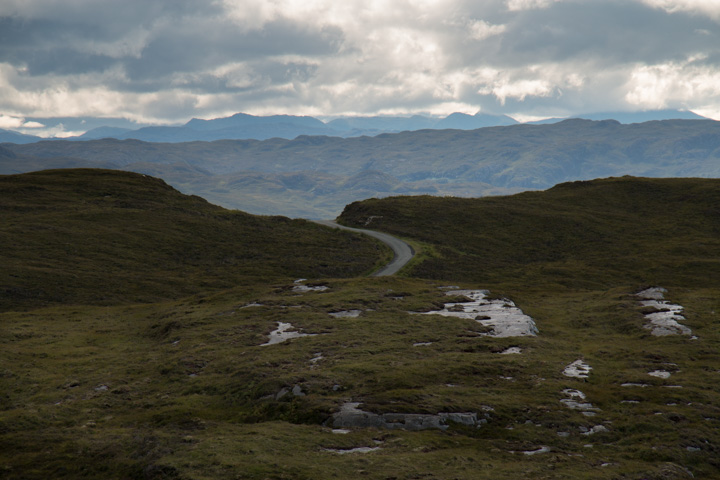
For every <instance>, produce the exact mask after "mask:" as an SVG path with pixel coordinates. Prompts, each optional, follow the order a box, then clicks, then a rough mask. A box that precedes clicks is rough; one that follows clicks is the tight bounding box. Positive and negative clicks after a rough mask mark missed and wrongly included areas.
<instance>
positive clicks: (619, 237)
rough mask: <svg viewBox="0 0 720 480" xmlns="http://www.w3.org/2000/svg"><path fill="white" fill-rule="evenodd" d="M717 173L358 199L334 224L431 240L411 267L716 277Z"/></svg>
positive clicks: (417, 271)
mask: <svg viewBox="0 0 720 480" xmlns="http://www.w3.org/2000/svg"><path fill="white" fill-rule="evenodd" d="M718 205H720V180H716V179H690V178H688V179H648V178H634V177H623V178H610V179H603V180H594V181H589V182H573V183H566V184H562V185H558V186H557V187H554V188H552V189H550V190H547V191H544V192H525V193H521V194H518V195H514V196H509V197H487V198H481V199H461V198H436V197H427V196H422V197H394V198H386V199H371V200H366V201H362V202H356V203H353V204H351V205H348V207H347V208H346V209H345V211H344V212H343V214H342V215H341V216H340V218H339V221H341V222H343V223H344V224H346V225H354V226H362V225H364V224H365V223H366V222H367V219H368V218H371V217H372V218H373V228H376V229H377V230H381V231H384V232H387V233H390V234H393V235H398V236H401V237H404V238H411V239H416V240H419V241H421V242H425V243H427V244H429V245H430V246H431V248H430V249H429V250H430V251H431V252H432V253H431V254H430V255H429V256H427V257H426V258H425V259H424V260H423V261H422V262H421V263H419V264H417V265H416V266H415V267H414V268H413V269H412V270H411V271H410V274H412V275H414V276H419V277H422V278H438V279H448V280H450V279H452V280H457V281H459V280H464V281H473V282H495V281H507V279H508V278H512V279H513V281H515V282H521V283H523V284H525V285H527V286H528V288H535V287H534V285H537V284H538V283H539V282H542V283H544V284H548V282H552V283H554V284H556V285H558V286H567V287H580V288H596V287H602V288H605V287H608V286H613V285H617V284H619V283H638V284H644V283H650V284H657V285H664V286H672V285H685V286H690V285H693V286H711V285H718V284H719V282H720V240H719V238H720V210H718Z"/></svg>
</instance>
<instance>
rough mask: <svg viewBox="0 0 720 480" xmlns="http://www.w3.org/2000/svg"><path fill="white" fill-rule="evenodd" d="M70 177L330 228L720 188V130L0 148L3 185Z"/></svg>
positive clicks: (656, 128)
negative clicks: (408, 201)
mask: <svg viewBox="0 0 720 480" xmlns="http://www.w3.org/2000/svg"><path fill="white" fill-rule="evenodd" d="M240 119H242V117H240ZM308 122H311V120H308ZM195 123H196V124H199V125H202V126H206V125H207V124H206V123H202V122H195ZM70 167H100V168H112V169H120V170H130V171H134V172H139V173H144V174H148V175H153V176H157V177H160V178H162V179H164V180H165V181H167V182H168V183H170V184H171V185H173V186H174V187H176V188H177V189H179V190H180V191H182V192H184V193H192V194H196V195H200V196H202V197H204V198H206V199H208V200H209V201H211V202H213V203H216V204H219V205H223V206H226V207H230V208H237V209H240V210H244V211H248V212H250V213H257V214H272V215H278V214H279V215H286V216H290V217H308V218H333V217H335V216H337V215H338V214H339V213H340V211H342V209H343V207H344V206H345V205H347V204H348V203H350V202H353V201H355V200H360V199H366V198H370V197H387V196H395V195H417V194H431V195H439V196H443V195H451V196H459V197H479V196H486V195H498V194H509V193H515V192H519V191H522V190H535V189H545V188H549V187H551V186H553V185H555V184H558V183H561V182H567V181H573V180H589V179H594V178H600V177H610V176H622V175H635V176H644V177H708V178H718V177H720V122H715V121H712V120H664V121H653V122H645V123H636V124H631V125H623V124H621V123H619V122H617V121H614V120H604V121H591V120H580V119H572V120H565V121H562V122H559V123H555V124H548V125H528V124H520V125H510V126H501V127H490V128H480V129H476V130H471V131H464V130H418V131H408V132H403V133H397V134H382V135H377V136H374V137H368V136H365V137H354V138H340V137H330V136H306V135H302V136H299V137H297V138H295V139H293V140H287V139H281V138H273V139H268V140H263V141H260V140H218V141H214V142H188V143H148V142H143V141H139V140H135V139H127V140H117V139H101V140H89V141H85V142H72V141H58V140H55V141H44V142H36V143H29V144H24V145H19V144H10V143H5V144H2V146H0V174H11V173H22V172H28V171H34V170H42V169H48V168H70Z"/></svg>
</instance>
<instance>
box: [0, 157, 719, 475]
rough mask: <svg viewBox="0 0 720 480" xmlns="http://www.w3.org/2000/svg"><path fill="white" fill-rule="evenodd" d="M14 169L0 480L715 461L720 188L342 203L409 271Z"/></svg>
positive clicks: (304, 237) (600, 184)
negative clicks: (386, 239) (388, 270)
mask: <svg viewBox="0 0 720 480" xmlns="http://www.w3.org/2000/svg"><path fill="white" fill-rule="evenodd" d="M1 180H2V182H4V183H2V185H3V187H2V188H3V191H5V192H12V193H9V194H7V195H4V196H3V198H4V200H3V202H4V203H3V207H2V212H3V215H4V216H5V215H6V212H7V215H12V216H11V217H7V218H11V219H12V222H7V225H6V224H5V222H3V225H2V226H1V227H0V228H2V229H3V232H5V231H10V232H11V233H12V235H10V234H6V233H3V235H4V236H3V237H1V238H2V239H3V242H4V243H3V250H6V249H11V251H12V252H13V255H10V254H7V253H5V251H3V253H2V254H3V255H4V256H3V260H2V261H3V265H5V264H7V265H10V267H11V268H12V270H11V273H10V274H8V275H7V276H6V277H3V279H4V280H3V282H4V283H3V288H4V289H3V290H2V292H5V293H7V292H15V293H13V294H12V296H10V297H3V298H6V299H9V300H8V301H7V302H6V304H5V310H4V311H0V392H2V393H1V394H0V478H7V479H12V480H20V479H22V480H36V479H37V480H40V479H43V480H44V479H47V478H53V479H76V478H107V479H123V480H125V479H138V480H140V479H142V480H145V479H151V480H161V479H182V480H185V479H187V480H190V479H193V480H206V479H207V480H210V479H213V480H215V479H222V480H225V479H227V480H231V479H232V480H236V479H252V480H266V479H275V480H289V479H302V480H330V479H357V478H368V479H372V480H389V479H403V480H410V479H420V478H422V479H461V480H478V479H480V480H517V479H526V478H533V479H546V480H551V479H579V478H592V479H602V480H619V479H628V480H680V479H683V480H684V479H691V478H718V477H720V461H719V460H718V459H720V381H719V380H720V373H718V372H720V330H719V329H718V325H719V324H720V317H719V316H718V315H720V314H719V313H718V312H720V285H718V283H717V282H718V277H717V275H716V273H715V272H716V271H717V270H716V263H715V262H716V259H717V258H718V256H717V251H716V248H717V242H716V240H715V238H717V230H716V226H717V222H718V220H717V207H716V206H717V205H720V203H718V202H717V198H716V197H717V190H718V183H717V182H716V181H714V180H697V179H684V180H648V179H637V178H622V179H608V180H598V181H592V182H581V183H573V184H565V185H560V186H558V187H556V188H554V189H551V190H549V191H546V192H536V193H525V194H521V195H516V196H512V197H498V198H485V199H475V200H461V199H453V198H430V197H413V198H402V197H401V198H390V199H384V200H368V201H365V202H360V203H357V204H353V205H350V206H348V208H347V209H346V211H345V213H344V215H343V217H342V220H343V221H344V222H345V223H348V224H354V225H358V226H364V225H365V224H368V225H367V226H368V227H372V228H378V229H382V230H385V231H390V232H396V233H398V235H402V236H404V237H406V238H408V239H409V240H410V241H411V242H412V243H413V244H414V245H415V247H416V248H417V249H418V250H419V251H420V252H421V253H420V256H419V257H418V258H417V259H416V260H415V263H414V266H413V265H411V268H410V270H409V272H406V273H403V275H402V276H396V277H366V276H365V274H366V273H367V272H368V271H370V270H371V269H372V267H373V265H374V264H375V261H376V260H378V258H379V256H382V255H383V252H384V250H380V249H379V247H377V245H375V244H374V243H372V242H369V241H367V240H366V239H364V238H362V237H356V236H352V235H347V234H342V233H341V232H338V231H333V230H330V229H326V228H323V227H320V226H317V225H311V224H309V223H307V222H304V221H290V220H287V219H283V218H263V217H254V216H249V215H246V214H242V213H239V212H228V211H225V210H222V209H220V208H218V207H214V206H212V205H210V204H208V203H206V202H205V201H203V200H201V199H199V198H197V197H186V196H183V195H180V194H178V193H177V192H175V191H174V190H172V189H171V188H169V187H167V186H166V185H164V184H163V183H162V182H160V181H158V180H156V179H152V178H147V177H143V176H141V175H135V174H124V173H111V172H106V171H88V170H77V171H72V172H62V173H60V172H43V173H39V174H34V175H21V176H12V177H4V178H2V179H1ZM13 182H16V183H15V184H13ZM8 185H9V186H8ZM91 214H92V215H91ZM4 218H5V217H4ZM21 222H24V223H22V228H20V227H15V226H13V225H15V224H18V225H19V224H20V223H21ZM249 225H251V226H252V228H250V227H249ZM10 239H12V240H10ZM68 239H71V240H72V243H71V245H70V246H68V244H69V243H70V242H69V241H68ZM113 241H114V243H113ZM288 245H289V248H286V246H288ZM24 246H26V247H27V248H26V249H23V247H24ZM71 247H72V248H71ZM73 248H74V249H73ZM164 248H166V250H164ZM238 250H242V251H243V252H246V253H247V255H250V254H251V253H252V255H256V257H253V260H252V261H251V260H250V259H244V258H241V257H239V256H238V258H239V259H238V260H237V261H236V263H232V262H231V263H230V265H229V266H228V265H227V264H226V262H225V260H226V259H228V258H230V253H231V252H237V251H238ZM33 252H35V253H34V254H33ZM235 255H237V253H235ZM320 255H322V258H323V259H325V258H327V259H328V260H327V261H323V262H320V261H318V260H317V259H318V258H321V257H320ZM65 257H67V258H65ZM172 262H175V263H172ZM70 265H81V266H83V268H82V269H76V270H72V271H68V273H67V274H63V273H62V272H63V271H64V269H66V268H68V266H70ZM168 265H175V266H176V267H174V268H175V269H173V268H169V266H168ZM70 272H74V275H76V277H74V276H72V275H73V274H72V273H70ZM180 272H183V274H181V273H180ZM31 274H32V275H36V276H35V277H30V275H31ZM2 275H5V273H4V272H3V273H2ZM298 277H308V278H310V280H308V281H306V282H297V283H296V280H297V278H298ZM338 277H344V278H338ZM25 278H33V279H34V280H33V283H28V284H27V285H32V286H33V287H32V288H34V289H35V290H32V289H30V287H29V286H24V284H23V283H22V282H23V281H25V280H24V279H25ZM107 278H112V279H115V280H112V281H113V282H115V283H114V284H112V285H111V287H112V288H108V285H107V283H102V282H109V281H110V280H107ZM71 282H75V283H71ZM136 282H144V283H141V284H140V286H138V285H137V284H136ZM5 285H8V286H7V287H5ZM651 286H653V287H664V288H665V289H666V291H662V294H663V295H664V297H665V299H666V301H667V303H665V304H661V303H654V304H653V303H652V302H650V304H643V303H642V298H641V297H639V296H638V295H637V294H638V292H640V291H641V290H643V289H645V288H647V287H651ZM312 287H322V288H315V289H313V288H312ZM23 288H26V289H28V290H31V292H32V291H43V292H47V293H45V294H44V296H31V295H25V296H21V295H20V294H21V293H23V292H26V291H25V290H22V289H23ZM463 289H464V290H465V291H463ZM481 289H487V290H488V292H487V293H484V294H483V293H481V292H479V290H481ZM18 292H19V293H18ZM109 292H112V294H111V293H109ZM653 292H655V293H654V294H657V293H659V292H661V291H660V290H653ZM51 294H53V295H56V297H52V296H51ZM483 295H485V296H486V297H485V300H483V301H485V302H486V303H484V304H483V305H484V306H485V307H487V309H485V310H473V308H476V307H478V306H479V305H480V304H481V301H480V300H478V299H479V298H481V297H482V296H483ZM53 298H57V300H56V301H54V302H52V301H51V300H52V299H53ZM10 300H11V302H10ZM139 300H140V301H142V303H137V301H139ZM155 300H157V301H155ZM471 300H474V301H475V304H474V305H475V307H472V306H471V305H473V303H472V302H471ZM446 304H451V305H446ZM653 305H654V306H653ZM445 307H446V308H445ZM466 309H467V310H466ZM514 309H515V310H514ZM517 309H521V310H522V312H520V313H518V311H516V310H517ZM439 311H442V312H443V314H442V315H441V314H440V313H437V312H439ZM433 312H436V313H433ZM497 312H500V314H499V315H497ZM673 312H674V313H673ZM461 313H463V314H464V313H468V315H466V316H464V317H463V316H460V314H461ZM680 313H681V314H682V315H680ZM657 314H659V315H660V316H661V317H663V318H665V317H666V316H667V315H675V314H677V315H675V316H674V317H673V318H675V319H677V320H678V321H679V322H680V324H681V325H680V326H679V327H678V330H679V331H678V332H676V333H677V334H669V335H657V334H655V333H656V332H655V330H654V329H653V328H651V327H653V325H652V324H651V323H649V322H650V321H651V315H657ZM493 318H494V319H495V320H493ZM503 319H505V320H503ZM508 319H509V320H508ZM491 320H493V321H495V322H496V324H500V323H501V322H502V321H506V320H507V321H509V325H510V326H517V325H521V326H522V325H525V326H528V325H530V323H528V322H531V324H532V325H534V326H535V328H536V330H533V329H528V330H524V331H523V332H524V334H518V333H517V332H509V333H508V335H500V334H499V333H498V332H499V328H500V327H498V326H493V324H492V323H491V324H488V323H486V322H488V321H491ZM281 329H287V330H286V331H287V332H291V333H292V334H293V336H292V338H289V339H287V340H286V341H282V342H277V343H273V340H279V339H280V337H279V334H278V332H279V331H280V330H281ZM532 333H536V335H533V334H532ZM583 372H584V373H583ZM580 374H582V375H584V376H581V375H580Z"/></svg>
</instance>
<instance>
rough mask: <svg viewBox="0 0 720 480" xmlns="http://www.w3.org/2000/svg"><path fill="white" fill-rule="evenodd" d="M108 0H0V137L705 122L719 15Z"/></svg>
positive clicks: (450, 2)
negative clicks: (117, 121) (99, 122)
mask: <svg viewBox="0 0 720 480" xmlns="http://www.w3.org/2000/svg"><path fill="white" fill-rule="evenodd" d="M126 1H127V2H128V3H127V4H126V3H125V2H120V3H117V4H115V3H112V2H111V3H107V2H104V1H102V0H65V1H60V0H5V1H2V0H0V17H3V16H6V20H7V21H8V22H9V23H8V25H10V26H11V27H12V28H15V29H16V31H15V30H14V31H13V35H12V36H6V37H2V38H0V112H3V113H4V114H5V117H7V118H5V120H2V118H3V117H0V125H2V122H3V121H4V122H6V123H8V122H11V123H12V122H14V123H12V125H14V126H15V127H16V128H20V127H23V128H30V127H31V126H28V125H25V124H23V123H18V121H19V120H12V119H23V118H27V117H31V116H36V117H49V116H72V115H78V116H79V115H83V116H118V117H125V118H128V119H132V120H135V121H138V122H142V123H157V122H183V121H186V120H187V119H188V118H190V117H192V116H203V117H205V118H211V117H214V116H224V115H228V114H232V113H235V112H238V111H244V112H248V113H255V114H271V113H292V114H311V115H338V114H344V113H351V112H355V113H358V114H375V113H379V112H384V113H389V114H400V113H403V114H404V113H417V112H432V113H437V114H449V113H452V111H455V110H457V111H463V112H467V113H473V112H476V111H478V110H485V111H494V112H496V113H508V114H512V115H521V116H522V115H524V116H525V117H526V118H534V117H538V116H542V115H543V112H548V113H551V114H562V113H567V114H569V113H572V112H573V111H574V112H575V113H584V112H588V111H592V110H594V109H597V108H602V109H609V108H620V107H627V106H628V105H629V104H630V105H636V106H639V107H642V108H649V106H652V105H660V106H670V107H674V106H676V105H677V106H687V108H699V107H702V108H705V109H706V110H712V109H715V110H720V95H718V94H717V93H716V91H717V76H718V74H717V73H716V72H720V67H718V66H716V65H714V64H713V62H715V63H717V60H716V59H717V58H720V44H718V42H717V41H716V39H715V37H716V36H717V33H716V30H717V29H716V28H714V27H715V24H714V23H713V22H712V20H709V19H710V18H715V19H716V20H717V19H720V0H714V1H701V0H675V1H670V0H634V1H631V2H622V1H613V2H600V1H590V0H487V1H484V2H471V1H469V0H344V1H335V0H332V1H331V0H126ZM124 5H131V6H132V7H128V6H124ZM551 7H552V11H550V10H548V9H550V8H551ZM664 12H671V13H677V14H678V15H665V13H664ZM688 14H690V15H688ZM694 14H696V15H694ZM645 20H647V21H646V22H645ZM3 26H5V24H3ZM23 29H28V31H26V30H23ZM1 33H2V32H0V34H1ZM0 37H1V35H0ZM14 39H22V41H21V40H16V41H14ZM628 44H632V45H633V46H634V47H635V46H636V47H637V48H628V46H627V45H628ZM691 57H692V58H691ZM679 58H686V59H688V60H686V61H679V60H678V59H679ZM38 129H40V127H38Z"/></svg>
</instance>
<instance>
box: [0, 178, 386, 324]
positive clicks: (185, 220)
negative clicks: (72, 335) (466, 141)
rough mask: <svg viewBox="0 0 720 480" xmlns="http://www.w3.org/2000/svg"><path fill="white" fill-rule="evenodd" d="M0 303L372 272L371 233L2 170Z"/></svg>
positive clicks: (127, 297) (156, 183)
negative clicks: (368, 235) (354, 232)
mask: <svg viewBox="0 0 720 480" xmlns="http://www.w3.org/2000/svg"><path fill="white" fill-rule="evenodd" d="M0 212H2V222H1V223H0V262H1V263H2V265H3V268H2V269H1V270H0V292H1V293H2V295H0V308H1V309H3V310H7V309H8V308H23V307H33V306H42V305H49V304H68V303H92V304H117V303H130V302H150V301H157V300H162V299H170V298H180V297H183V296H187V295H190V294H194V293H201V292H211V291H217V290H218V289H223V288H229V287H232V286H236V285H238V284H254V283H256V282H258V281H259V280H262V281H265V282H271V281H273V280H274V279H279V278H287V277H292V278H298V277H312V278H318V277H327V276H331V277H333V276H334V277H352V276H358V275H363V274H364V273H367V272H369V271H371V270H372V269H373V268H374V267H375V266H377V265H379V264H380V263H382V262H383V260H384V259H385V258H386V257H387V256H388V255H390V253H388V252H389V251H386V250H387V249H386V248H385V247H384V246H381V245H380V244H378V243H376V242H375V241H372V240H370V239H368V238H366V237H364V236H359V235H354V234H349V233H347V232H340V231H331V230H328V229H324V228H320V227H318V226H317V225H315V224H312V223H310V222H306V221H302V220H290V219H287V218H284V217H259V216H254V215H249V214H246V213H243V212H239V211H229V210H225V209H223V208H221V207H217V206H215V205H211V204H209V203H208V202H206V201H205V200H203V199H201V198H199V197H191V196H186V195H182V194H180V193H179V192H177V191H176V190H174V189H173V188H171V187H170V186H168V185H166V184H165V183H164V182H163V181H162V180H158V179H156V178H151V177H148V176H145V175H140V174H135V173H126V172H119V171H111V170H92V169H77V170H55V171H44V172H38V173H30V174H23V175H8V176H1V177H0Z"/></svg>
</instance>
